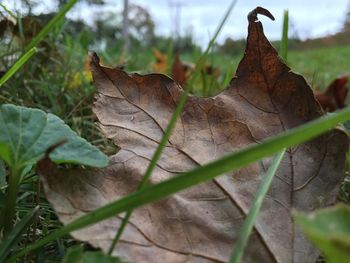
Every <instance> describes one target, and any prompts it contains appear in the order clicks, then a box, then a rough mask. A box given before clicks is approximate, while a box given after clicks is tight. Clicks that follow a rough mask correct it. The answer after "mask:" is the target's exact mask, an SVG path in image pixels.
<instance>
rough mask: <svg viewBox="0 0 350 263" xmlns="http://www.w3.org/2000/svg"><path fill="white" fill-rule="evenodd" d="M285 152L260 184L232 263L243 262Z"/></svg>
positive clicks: (231, 260)
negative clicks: (257, 219)
mask: <svg viewBox="0 0 350 263" xmlns="http://www.w3.org/2000/svg"><path fill="white" fill-rule="evenodd" d="M285 152H286V150H285V149H283V151H281V152H280V153H278V154H277V155H276V157H275V159H274V161H273V163H272V164H271V166H270V167H269V169H268V170H267V173H266V176H265V178H264V179H263V181H262V182H261V184H260V187H259V189H258V191H257V194H256V196H255V199H254V201H253V204H252V207H251V208H250V210H249V213H248V215H247V217H246V219H245V220H244V224H243V228H242V230H241V233H240V235H239V238H238V241H237V243H236V244H235V247H234V250H233V251H232V255H231V259H230V263H239V262H241V258H242V255H243V252H244V249H245V247H246V245H247V242H248V239H249V236H250V234H251V232H252V229H253V226H254V224H255V221H256V218H257V216H258V214H259V211H260V209H261V205H262V203H263V201H264V199H265V196H266V194H267V191H268V190H269V188H270V186H271V183H272V179H273V177H274V176H275V174H276V171H277V168H278V167H279V165H280V163H281V161H282V158H283V155H284V153H285Z"/></svg>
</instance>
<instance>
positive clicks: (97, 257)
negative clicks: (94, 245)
mask: <svg viewBox="0 0 350 263" xmlns="http://www.w3.org/2000/svg"><path fill="white" fill-rule="evenodd" d="M95 262H99V263H123V262H122V261H120V260H119V259H118V258H116V257H112V256H109V255H106V254H104V253H103V252H101V251H87V252H84V249H83V248H82V247H73V248H71V249H69V250H68V252H67V255H66V256H65V258H64V259H63V263H95Z"/></svg>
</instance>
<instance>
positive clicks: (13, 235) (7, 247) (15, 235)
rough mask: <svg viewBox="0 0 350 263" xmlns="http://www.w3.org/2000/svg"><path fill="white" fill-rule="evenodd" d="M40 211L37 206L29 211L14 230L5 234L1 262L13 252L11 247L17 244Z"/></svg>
mask: <svg viewBox="0 0 350 263" xmlns="http://www.w3.org/2000/svg"><path fill="white" fill-rule="evenodd" d="M38 211H39V207H38V206H37V207H35V208H34V209H33V210H32V211H30V212H28V214H26V215H25V216H24V217H23V218H22V220H21V221H20V222H19V223H18V224H16V226H15V227H14V228H13V229H12V231H11V232H10V233H9V234H8V235H7V236H5V238H4V240H3V241H2V242H1V243H0V262H4V260H5V259H6V257H7V256H8V254H9V253H10V252H11V249H12V248H13V247H14V246H15V245H16V244H17V242H18V241H19V239H21V238H22V233H23V232H24V231H26V230H27V228H28V226H29V225H30V224H31V223H32V221H33V219H34V217H35V216H36V214H37V212H38Z"/></svg>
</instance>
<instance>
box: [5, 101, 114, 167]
mask: <svg viewBox="0 0 350 263" xmlns="http://www.w3.org/2000/svg"><path fill="white" fill-rule="evenodd" d="M63 140H66V143H65V144H64V145H63V146H61V147H58V148H57V149H55V150H54V151H53V152H52V153H51V155H50V157H51V159H52V160H53V161H54V162H56V163H74V164H82V165H88V166H95V167H103V166H106V165H107V163H108V159H107V157H106V156H105V155H104V154H103V153H101V152H100V151H99V150H98V149H97V148H96V147H94V146H92V145H91V144H89V143H88V142H87V141H86V140H84V139H82V138H81V137H79V136H78V135H77V134H76V133H75V132H73V131H72V130H71V129H70V128H69V127H68V126H67V125H66V124H64V122H63V121H62V120H61V119H60V118H58V117H57V116H55V115H53V114H50V113H49V114H46V113H45V112H43V111H41V110H39V109H32V108H25V107H21V106H15V105H11V104H4V105H2V106H1V107H0V158H2V159H3V160H4V161H5V162H6V163H7V164H8V165H9V166H10V167H17V168H20V169H23V168H24V167H25V166H27V165H31V164H35V163H36V162H37V161H38V160H39V159H40V158H41V157H42V156H43V154H44V152H45V151H46V150H47V149H48V148H49V147H50V146H52V145H53V144H55V143H58V142H60V141H63Z"/></svg>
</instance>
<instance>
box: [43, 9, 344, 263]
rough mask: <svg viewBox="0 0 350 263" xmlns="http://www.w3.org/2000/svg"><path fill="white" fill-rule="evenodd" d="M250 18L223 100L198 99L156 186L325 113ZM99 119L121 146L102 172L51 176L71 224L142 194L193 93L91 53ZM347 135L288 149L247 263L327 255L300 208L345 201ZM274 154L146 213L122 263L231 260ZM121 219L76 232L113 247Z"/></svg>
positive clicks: (56, 199)
mask: <svg viewBox="0 0 350 263" xmlns="http://www.w3.org/2000/svg"><path fill="white" fill-rule="evenodd" d="M258 13H260V14H264V15H267V16H269V17H270V18H273V17H272V15H271V14H270V13H269V12H268V11H267V10H265V9H263V8H260V7H258V8H257V9H255V10H253V11H252V12H251V13H250V14H249V16H248V20H249V27H248V39H247V46H246V50H245V55H244V57H243V59H242V61H241V62H240V64H239V66H238V68H237V72H236V75H235V77H234V78H233V79H232V81H231V83H230V86H229V87H228V88H227V89H226V90H225V91H223V92H221V93H220V94H218V95H217V96H215V97H210V98H198V97H195V96H190V97H189V98H188V101H187V103H186V105H185V109H184V111H183V113H182V115H181V118H180V119H179V120H178V122H177V124H176V127H175V129H174V132H173V134H172V136H171V138H170V139H169V141H168V144H167V147H166V148H165V149H164V152H163V155H162V157H161V159H160V161H159V162H158V165H157V167H156V169H155V171H154V173H153V175H152V178H151V182H150V183H151V184H156V183H159V182H160V181H163V180H166V179H168V178H170V177H173V176H176V174H177V173H179V172H183V171H187V170H188V169H191V168H193V167H195V166H197V165H202V164H204V163H207V162H209V161H212V160H214V159H217V158H220V157H221V156H223V155H225V154H227V153H230V152H232V151H237V150H239V149H242V148H244V147H246V146H247V145H250V144H252V143H259V142H260V141H262V140H263V139H265V138H267V137H271V136H274V135H276V134H279V133H281V132H284V131H286V130H288V129H290V128H293V127H296V126H298V125H302V124H304V123H306V122H308V121H310V120H313V119H315V118H318V117H320V116H321V115H322V110H321V108H320V106H319V104H318V103H317V102H316V100H315V98H314V96H313V93H312V90H311V89H310V87H309V86H308V85H307V84H306V82H305V80H304V78H303V77H302V76H300V75H297V74H295V73H293V72H291V71H290V68H288V67H287V66H286V65H285V64H283V62H282V61H281V60H280V59H279V57H278V55H277V52H276V51H275V49H274V48H273V47H272V46H271V44H270V43H269V41H268V40H267V39H266V37H265V35H264V33H263V28H262V24H261V22H259V21H258V20H257V14H258ZM91 69H92V72H93V78H94V82H95V86H96V89H97V92H96V101H95V105H94V112H95V114H96V115H97V117H98V120H99V123H100V126H101V128H102V130H103V132H104V133H105V135H106V136H107V137H108V138H110V139H112V140H113V141H114V143H115V144H116V145H118V146H119V147H120V148H121V150H120V151H119V152H118V153H117V154H116V155H114V156H111V158H110V166H109V167H108V168H106V169H102V170H89V169H87V170H84V169H70V170H58V169H57V168H54V167H50V168H47V169H43V170H42V171H41V173H42V174H43V175H44V176H43V183H44V188H45V192H46V196H47V198H48V200H49V201H50V202H51V204H52V206H53V207H54V209H55V211H56V213H57V215H58V216H59V218H60V220H61V221H62V222H63V223H65V224H66V223H69V222H71V221H72V220H74V219H75V218H77V217H79V216H81V215H84V214H85V213H87V212H90V211H93V210H94V209H96V208H98V207H101V206H103V205H105V204H107V203H109V202H111V201H113V200H116V199H118V198H120V197H122V196H124V195H127V194H129V193H131V192H132V191H135V190H136V188H137V185H138V184H139V182H140V180H141V178H142V176H143V174H144V172H145V170H146V167H147V165H148V164H149V162H150V159H151V157H152V154H153V152H154V150H155V149H156V147H157V146H158V143H159V142H160V140H161V137H162V136H163V133H164V130H165V128H166V126H167V123H168V121H169V119H170V116H171V115H172V113H173V111H174V109H175V105H176V103H177V101H178V99H179V96H180V94H181V93H182V92H183V91H182V88H181V87H180V86H179V85H178V84H177V83H176V82H174V81H173V80H172V79H170V78H168V77H166V76H164V75H160V74H150V75H145V76H142V75H138V74H127V73H126V72H124V71H123V70H121V69H111V68H107V67H102V66H101V65H100V64H99V58H98V57H97V56H96V55H94V56H93V57H92V62H91ZM346 150H347V137H346V135H345V133H343V132H342V131H340V130H333V131H330V132H329V133H327V134H325V135H323V136H320V137H318V138H317V139H314V140H312V141H310V142H308V143H306V144H303V145H299V146H298V147H295V148H293V149H289V150H288V151H287V152H286V154H285V156H284V159H283V161H282V164H281V166H280V167H279V169H278V172H277V174H276V176H275V178H274V181H273V183H272V186H271V189H270V191H269V193H268V195H267V198H266V200H265V201H264V204H263V208H262V211H261V213H260V214H259V217H258V219H257V222H256V224H255V229H254V231H253V233H252V235H251V237H250V241H249V244H248V247H247V249H246V251H245V254H244V259H243V261H244V262H268V263H270V262H283V263H289V262H294V263H303V262H315V260H316V259H317V257H318V256H319V251H317V250H316V249H315V248H314V247H313V246H312V245H311V244H310V243H309V242H308V241H307V240H306V238H305V237H304V235H303V234H302V233H301V232H300V231H299V229H298V228H297V227H296V226H295V225H294V224H293V221H292V217H291V214H290V212H291V208H296V209H298V210H301V211H311V210H314V209H317V208H319V207H324V206H327V205H329V204H331V203H333V202H334V200H335V196H336V193H337V191H338V185H339V183H340V182H341V180H342V178H343V176H344V167H345V155H346ZM270 162H271V158H266V159H264V160H262V161H260V162H258V163H255V164H253V165H250V166H248V167H245V168H243V169H241V170H239V171H236V172H232V173H228V174H225V175H223V176H220V177H217V178H215V179H214V180H212V181H210V182H206V183H203V184H200V185H198V186H196V187H193V188H191V189H188V190H186V191H182V192H180V193H177V194H175V195H173V196H172V197H170V198H167V199H166V200H163V201H161V202H157V203H154V204H151V205H147V206H145V207H142V208H140V209H137V210H135V212H134V214H133V216H132V218H131V220H130V223H129V224H128V226H127V228H126V231H125V232H124V234H123V236H122V238H121V241H120V243H119V244H118V246H117V248H116V249H115V250H114V254H115V255H119V256H121V257H122V258H123V259H125V260H127V261H131V262H137V263H143V262H147V263H178V262H188V263H197V262H198V263H199V262H200V263H203V262H204V263H205V262H227V261H228V258H229V255H230V252H231V250H232V246H233V244H234V243H235V241H236V240H237V238H238V235H239V231H240V230H241V227H242V224H243V221H244V219H245V216H246V214H247V212H248V210H249V208H250V205H251V202H252V199H253V197H254V195H255V193H256V190H257V187H258V186H259V184H260V182H261V180H262V177H263V176H264V172H265V171H266V169H267V168H268V166H269V165H270ZM121 216H122V215H118V216H116V217H114V218H111V219H109V220H106V221H103V222H100V223H98V224H95V225H93V226H91V227H89V228H86V229H82V230H79V231H76V232H73V233H72V235H73V236H74V237H75V238H77V239H79V240H83V241H86V242H89V243H90V244H91V245H93V246H95V247H100V248H102V249H103V250H104V251H107V250H108V248H109V246H110V244H111V241H112V239H113V237H114V236H115V233H116V231H117V229H118V226H119V224H120V222H121Z"/></svg>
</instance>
